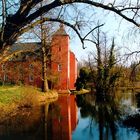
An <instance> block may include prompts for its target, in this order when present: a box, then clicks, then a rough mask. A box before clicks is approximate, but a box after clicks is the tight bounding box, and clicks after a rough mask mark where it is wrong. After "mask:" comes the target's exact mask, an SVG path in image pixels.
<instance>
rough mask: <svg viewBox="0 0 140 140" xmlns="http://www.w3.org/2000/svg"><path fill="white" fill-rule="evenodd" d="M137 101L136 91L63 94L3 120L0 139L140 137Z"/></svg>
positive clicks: (112, 139) (121, 139)
mask: <svg viewBox="0 0 140 140" xmlns="http://www.w3.org/2000/svg"><path fill="white" fill-rule="evenodd" d="M138 101H139V100H136V98H135V94H134V93H133V94H132V93H126V94H125V93H118V94H116V95H115V97H110V96H108V97H104V98H101V97H98V96H95V95H93V94H86V95H77V96H74V95H63V96H60V97H59V99H58V100H57V101H56V102H53V103H48V104H46V105H45V106H42V107H36V108H34V109H32V108H26V109H20V111H19V112H18V113H17V114H16V115H13V116H12V117H11V119H8V120H5V121H4V122H3V123H0V140H140V135H139V134H140V129H139V128H140V125H139V123H140V121H139V120H140V115H139V105H140V104H139V102H138Z"/></svg>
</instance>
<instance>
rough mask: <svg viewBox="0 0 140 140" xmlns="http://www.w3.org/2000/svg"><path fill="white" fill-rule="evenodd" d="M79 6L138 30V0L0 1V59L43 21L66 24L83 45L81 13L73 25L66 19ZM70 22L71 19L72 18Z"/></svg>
mask: <svg viewBox="0 0 140 140" xmlns="http://www.w3.org/2000/svg"><path fill="white" fill-rule="evenodd" d="M42 1H43V2H44V3H43V6H42V7H40V8H38V9H35V7H36V6H38V5H39V4H40V3H41V2H42ZM82 3H83V4H85V6H90V7H91V8H92V7H93V8H95V7H96V8H100V9H103V10H108V11H111V12H114V13H115V14H117V15H119V16H120V17H122V18H123V19H125V20H127V21H129V22H131V23H133V24H134V25H135V26H137V27H138V28H139V27H140V23H139V16H140V15H139V14H140V13H139V9H140V3H139V0H135V1H133V2H132V1H131V0H128V1H119V0H118V1H117V0H114V1H113V2H110V3H108V2H106V1H105V0H104V1H101V2H95V1H93V0H19V1H13V0H2V3H1V11H2V12H1V16H2V23H1V27H0V28H1V31H0V50H1V56H3V55H5V53H6V52H7V51H8V49H9V47H10V46H11V45H12V44H13V43H15V42H16V41H17V39H18V37H19V36H21V35H22V34H23V33H25V32H27V31H29V30H30V29H31V28H33V27H34V26H36V25H37V24H40V23H43V22H45V21H52V22H61V23H64V24H66V25H67V26H69V27H71V28H72V29H73V30H74V31H75V32H76V33H77V34H78V36H79V38H80V40H81V42H82V43H84V39H85V38H86V35H85V36H84V37H82V36H81V34H80V28H81V27H80V26H81V24H82V22H81V21H82V20H81V17H80V14H77V15H78V16H77V17H76V18H75V21H74V22H69V20H68V18H69V19H70V12H71V11H70V10H69V9H70V8H73V9H75V10H73V11H72V14H75V13H82V10H81V9H80V10H78V8H75V7H77V6H80V5H81V4H82ZM54 11H57V12H55V14H54V15H52V16H49V15H48V13H49V12H54ZM66 11H67V12H66ZM42 14H45V17H44V18H42V19H39V17H40V16H41V15H42ZM79 17H80V18H79ZM71 19H73V17H72V18H71ZM86 22H87V21H86ZM87 34H88V33H87Z"/></svg>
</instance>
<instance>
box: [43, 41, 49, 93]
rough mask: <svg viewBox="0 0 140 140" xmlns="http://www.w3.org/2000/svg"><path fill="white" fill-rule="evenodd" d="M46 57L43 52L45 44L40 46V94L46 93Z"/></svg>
mask: <svg viewBox="0 0 140 140" xmlns="http://www.w3.org/2000/svg"><path fill="white" fill-rule="evenodd" d="M46 61H47V56H46V52H45V44H44V43H43V44H42V92H47V91H48V89H49V88H48V80H47V65H46Z"/></svg>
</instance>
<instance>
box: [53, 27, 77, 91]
mask: <svg viewBox="0 0 140 140" xmlns="http://www.w3.org/2000/svg"><path fill="white" fill-rule="evenodd" d="M69 39H70V38H69V35H68V34H67V33H66V32H65V30H64V27H63V25H61V26H60V28H59V30H58V31H57V32H56V33H55V34H54V35H53V38H52V44H51V46H52V64H51V70H52V72H53V74H55V75H56V77H58V80H57V83H56V85H55V88H56V89H62V90H66V89H75V87H74V83H75V81H76V78H77V60H76V58H75V55H74V53H73V52H71V51H70V46H69Z"/></svg>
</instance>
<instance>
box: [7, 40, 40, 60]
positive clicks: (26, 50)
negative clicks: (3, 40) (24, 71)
mask: <svg viewBox="0 0 140 140" xmlns="http://www.w3.org/2000/svg"><path fill="white" fill-rule="evenodd" d="M40 48H41V43H40V42H31V43H15V44H13V45H12V46H11V47H10V49H9V52H8V53H7V55H8V56H10V55H11V56H12V57H10V59H9V60H10V61H21V60H23V59H25V58H26V56H30V55H33V54H34V52H38V51H39V50H40Z"/></svg>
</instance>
